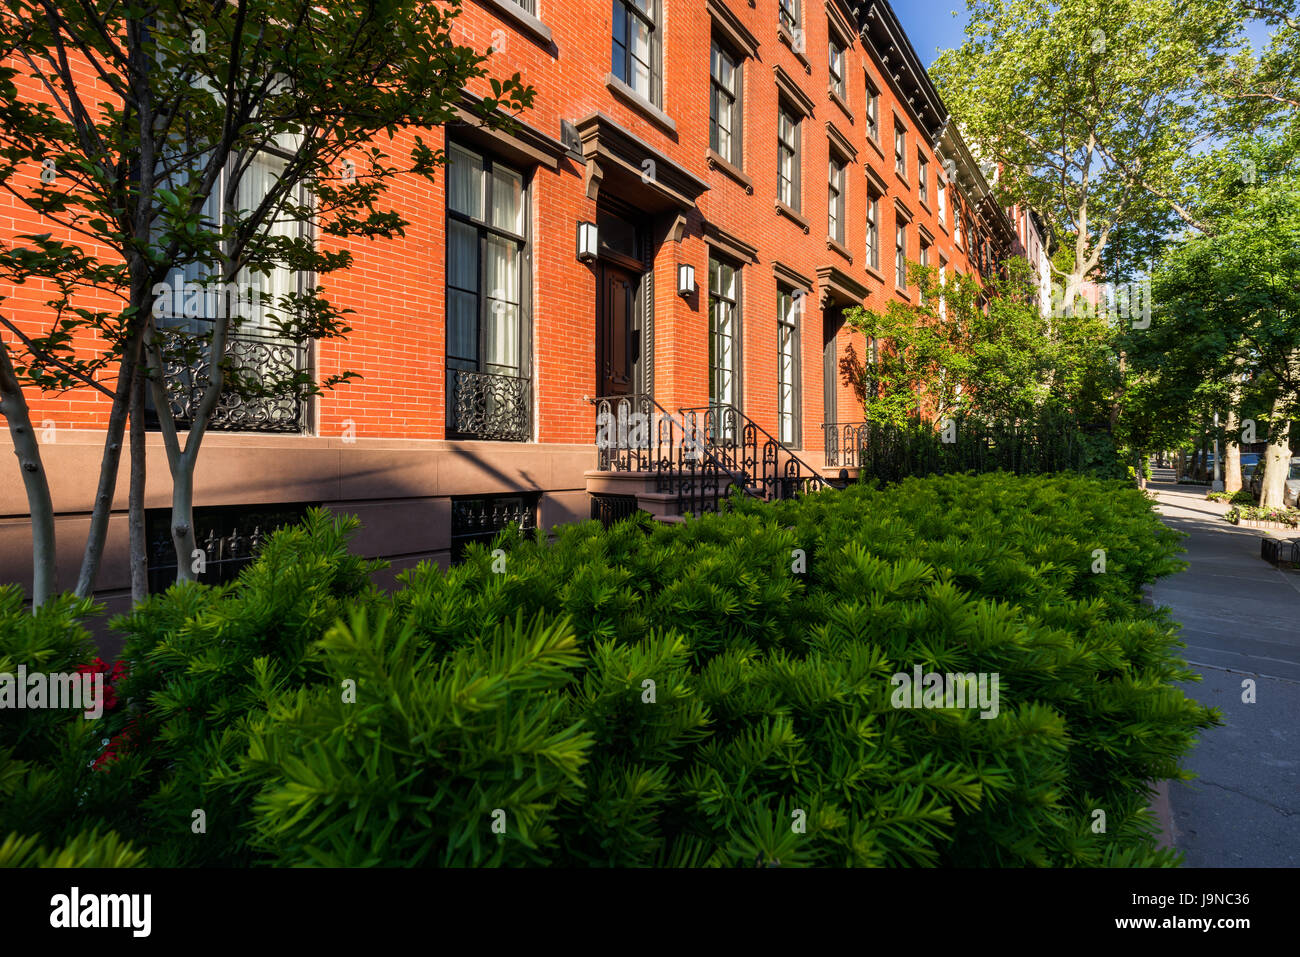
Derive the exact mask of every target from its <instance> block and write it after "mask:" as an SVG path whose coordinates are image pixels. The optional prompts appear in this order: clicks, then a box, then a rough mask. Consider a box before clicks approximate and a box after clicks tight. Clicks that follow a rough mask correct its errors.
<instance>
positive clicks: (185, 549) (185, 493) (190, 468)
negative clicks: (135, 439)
mask: <svg viewBox="0 0 1300 957" xmlns="http://www.w3.org/2000/svg"><path fill="white" fill-rule="evenodd" d="M187 444H188V443H187ZM188 453H189V450H188V449H187V450H186V452H185V454H182V455H181V456H180V458H179V459H177V461H176V464H175V465H174V466H173V467H172V544H173V545H175V546H176V580H177V581H178V582H182V581H197V580H198V577H199V572H200V571H201V570H202V568H203V562H204V561H205V556H204V555H203V553H202V552H201V551H199V548H198V546H197V545H196V544H195V537H194V460H193V459H192V458H191V457H190V456H189V454H188Z"/></svg>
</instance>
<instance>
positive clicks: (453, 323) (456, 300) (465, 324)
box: [447, 289, 478, 361]
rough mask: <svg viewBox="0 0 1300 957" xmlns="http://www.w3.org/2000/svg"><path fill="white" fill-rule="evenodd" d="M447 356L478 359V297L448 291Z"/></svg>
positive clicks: (451, 290)
mask: <svg viewBox="0 0 1300 957" xmlns="http://www.w3.org/2000/svg"><path fill="white" fill-rule="evenodd" d="M447 356H448V357H449V358H450V357H456V358H460V359H469V360H471V361H473V360H475V359H477V358H478V296H476V295H474V294H473V293H466V292H461V291H459V290H457V289H448V290H447Z"/></svg>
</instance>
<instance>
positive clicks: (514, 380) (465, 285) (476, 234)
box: [446, 143, 528, 440]
mask: <svg viewBox="0 0 1300 957" xmlns="http://www.w3.org/2000/svg"><path fill="white" fill-rule="evenodd" d="M447 154H448V168H447V345H446V351H447V375H448V380H449V381H448V390H447V391H448V395H447V417H448V423H447V424H448V428H449V430H451V431H454V432H460V433H463V434H478V433H479V432H480V431H481V429H480V428H479V426H481V425H482V424H483V423H478V424H476V425H475V427H473V428H471V427H470V425H471V424H470V423H468V422H465V421H461V420H460V418H459V417H458V413H457V406H458V405H459V404H461V403H460V399H461V395H460V390H461V389H462V388H470V389H476V390H479V391H482V392H483V393H484V396H483V398H484V401H487V400H488V399H490V400H491V402H490V403H489V404H491V405H492V406H493V408H492V410H490V412H489V413H483V414H484V416H485V417H486V418H491V419H495V420H496V422H497V425H503V424H504V423H505V422H506V421H508V422H509V427H508V428H506V429H505V432H497V431H495V427H494V430H492V431H494V434H493V436H492V437H494V438H514V439H516V440H522V439H525V438H527V435H526V434H523V433H524V432H526V431H527V430H528V423H527V408H528V405H527V398H528V391H527V384H526V383H525V382H522V381H521V380H520V378H519V377H520V376H521V375H522V372H523V365H522V363H523V356H524V355H525V351H526V350H525V349H524V347H523V345H522V343H521V340H522V336H523V329H524V310H523V290H524V289H525V288H526V287H527V285H528V282H527V278H526V277H525V275H524V256H525V245H526V238H525V232H526V225H525V224H526V223H527V200H528V196H527V191H526V189H525V185H524V177H523V175H522V174H521V173H519V172H517V171H516V170H513V169H511V168H509V167H508V166H504V165H502V164H501V163H498V162H497V161H495V160H493V159H492V158H491V157H488V156H484V155H480V154H478V153H475V152H473V151H471V150H469V149H466V148H465V147H463V146H459V145H456V144H454V143H453V144H451V145H450V147H449V148H448V151H447ZM476 402H477V399H475V400H474V402H471V403H470V405H474V404H475V403H476ZM480 412H482V410H480ZM521 415H522V417H523V421H522V422H521V421H520V420H519V418H518V417H519V416H521ZM502 416H504V417H505V418H504V419H502V418H501V417H502ZM505 433H510V434H505ZM516 433H518V434H516Z"/></svg>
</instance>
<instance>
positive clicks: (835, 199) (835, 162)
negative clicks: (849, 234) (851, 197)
mask: <svg viewBox="0 0 1300 957" xmlns="http://www.w3.org/2000/svg"><path fill="white" fill-rule="evenodd" d="M827 206H828V207H829V209H830V213H829V217H828V222H827V230H828V231H827V235H828V236H830V237H831V239H833V240H835V241H836V242H837V243H839V244H840V245H843V244H844V164H843V163H842V162H841V161H840V160H839V159H838V158H837V157H836V156H835V155H834V154H833V153H832V154H831V159H830V195H829V202H828V203H827Z"/></svg>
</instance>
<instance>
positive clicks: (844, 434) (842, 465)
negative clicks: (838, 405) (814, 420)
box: [822, 422, 871, 469]
mask: <svg viewBox="0 0 1300 957" xmlns="http://www.w3.org/2000/svg"><path fill="white" fill-rule="evenodd" d="M870 433H871V427H870V426H869V425H868V424H867V423H866V422H823V423H822V436H823V438H824V444H825V448H826V467H827V468H832V469H856V468H861V467H862V464H863V461H864V456H865V455H866V453H867V441H868V437H869V435H870Z"/></svg>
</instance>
